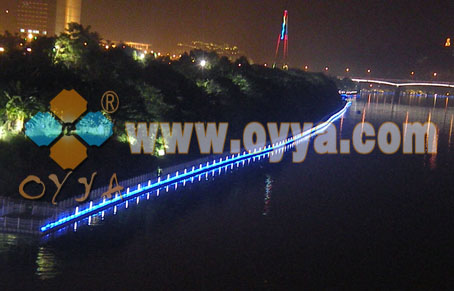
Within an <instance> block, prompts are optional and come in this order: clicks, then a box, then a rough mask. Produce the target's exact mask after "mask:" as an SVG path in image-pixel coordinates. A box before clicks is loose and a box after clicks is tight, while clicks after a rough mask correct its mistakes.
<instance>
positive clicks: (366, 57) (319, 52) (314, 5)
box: [0, 0, 454, 77]
mask: <svg viewBox="0 0 454 291" xmlns="http://www.w3.org/2000/svg"><path fill="white" fill-rule="evenodd" d="M13 2H14V1H13ZM8 3H11V0H0V4H1V5H2V10H4V9H7V8H5V7H8ZM125 3H126V2H125V1H122V0H99V1H85V2H84V3H83V5H82V15H81V23H82V24H83V25H91V27H92V30H94V31H97V32H99V33H100V34H101V36H102V37H103V38H104V39H108V40H124V41H132V42H138V43H146V44H152V46H153V47H152V49H153V50H155V51H162V52H165V53H175V52H176V51H177V48H178V43H191V42H193V41H196V40H200V41H202V42H208V43H210V42H212V43H220V44H222V43H229V44H232V45H235V46H238V47H239V48H241V50H242V51H243V52H244V53H245V55H246V56H248V57H250V58H251V59H253V60H254V61H255V62H256V63H268V64H271V63H272V62H273V57H274V51H275V42H276V34H278V33H279V29H280V26H281V16H282V12H283V10H284V9H288V11H289V15H290V19H291V21H290V23H289V31H290V32H289V35H290V37H289V55H288V63H289V65H290V67H298V68H304V67H306V66H307V68H308V70H314V71H323V70H324V68H325V67H328V68H329V70H330V71H332V72H333V73H334V72H336V73H337V74H339V73H340V72H343V71H344V70H346V69H347V68H348V72H350V73H351V74H355V73H356V74H360V73H361V74H362V73H364V72H365V71H366V70H371V72H372V74H374V73H377V74H378V75H380V76H384V77H386V75H392V74H397V73H398V74H400V75H402V74H404V72H407V73H408V75H409V77H410V72H417V73H418V72H420V71H425V72H426V73H429V72H430V71H443V70H448V68H447V67H448V65H452V59H453V58H447V56H452V54H451V53H447V54H446V53H445V52H446V51H447V49H446V48H445V47H444V44H445V41H446V38H448V37H452V34H454V32H453V31H452V27H454V19H453V18H452V17H451V16H450V15H451V14H452V13H451V12H453V11H454V4H453V3H452V1H444V0H443V1H437V3H428V2H427V1H419V0H418V1H405V0H400V1H394V2H392V3H387V2H379V1H372V0H368V1H356V0H350V1H344V2H342V3H327V2H325V1H322V2H320V1H305V2H300V1H289V4H288V7H285V6H286V5H285V3H284V1H270V0H265V1H228V2H226V3H220V2H213V1H206V0H201V1H199V2H197V5H194V3H193V2H191V1H183V0H180V1H172V2H170V3H163V1H154V0H152V1H140V0H131V1H128V4H127V5H126V4H125ZM106 7H109V11H106ZM257 8H259V9H257ZM3 13H4V12H3ZM2 15H3V14H2ZM131 15H134V17H131ZM3 16H4V15H3ZM118 23H121V24H122V25H118ZM387 23H393V24H395V23H397V25H394V26H393V27H391V26H390V25H388V24H387ZM388 64H393V65H392V66H390V65H388Z"/></svg>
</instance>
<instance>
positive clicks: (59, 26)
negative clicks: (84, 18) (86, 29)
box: [55, 0, 82, 34]
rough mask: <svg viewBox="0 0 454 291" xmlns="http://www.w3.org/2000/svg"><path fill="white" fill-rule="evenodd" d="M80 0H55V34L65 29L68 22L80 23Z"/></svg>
mask: <svg viewBox="0 0 454 291" xmlns="http://www.w3.org/2000/svg"><path fill="white" fill-rule="evenodd" d="M81 10H82V0H57V13H56V15H57V17H56V21H55V34H60V33H62V32H64V31H65V29H66V28H67V25H68V23H71V22H77V23H80V15H81Z"/></svg>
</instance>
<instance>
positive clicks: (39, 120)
mask: <svg viewBox="0 0 454 291" xmlns="http://www.w3.org/2000/svg"><path fill="white" fill-rule="evenodd" d="M61 131H62V125H61V124H60V123H59V122H58V121H57V120H55V118H54V117H53V116H52V115H51V114H50V113H49V112H46V113H43V112H38V113H37V114H36V115H35V116H33V117H32V118H31V119H30V120H29V121H28V122H27V123H26V124H25V134H26V135H27V136H28V137H29V138H30V139H31V140H32V141H33V142H34V143H36V145H38V146H48V145H50V144H51V143H52V142H53V141H54V140H55V139H56V138H57V137H58V136H59V135H60V134H61Z"/></svg>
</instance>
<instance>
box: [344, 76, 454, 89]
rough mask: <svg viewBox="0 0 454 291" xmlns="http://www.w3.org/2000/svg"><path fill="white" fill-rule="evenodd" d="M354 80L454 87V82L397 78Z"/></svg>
mask: <svg viewBox="0 0 454 291" xmlns="http://www.w3.org/2000/svg"><path fill="white" fill-rule="evenodd" d="M352 81H353V82H357V83H370V84H380V85H388V86H393V87H409V86H418V87H419V86H422V87H444V88H454V82H437V81H414V80H397V79H357V78H353V79H352Z"/></svg>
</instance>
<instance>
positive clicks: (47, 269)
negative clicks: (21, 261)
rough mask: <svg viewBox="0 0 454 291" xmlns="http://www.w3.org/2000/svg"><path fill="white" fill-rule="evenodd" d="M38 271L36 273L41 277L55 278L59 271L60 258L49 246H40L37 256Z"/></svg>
mask: <svg viewBox="0 0 454 291" xmlns="http://www.w3.org/2000/svg"><path fill="white" fill-rule="evenodd" d="M36 265H37V267H36V272H35V274H36V275H37V276H38V277H39V278H40V279H41V280H46V279H52V278H55V277H56V276H57V275H58V274H59V273H60V272H59V268H58V267H59V259H58V257H57V256H56V255H55V253H54V251H53V250H52V249H50V248H48V247H42V246H41V247H39V248H38V254H37V256H36Z"/></svg>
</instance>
